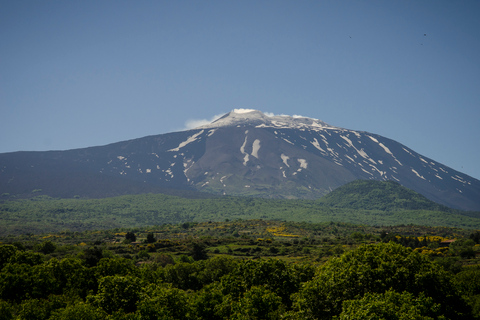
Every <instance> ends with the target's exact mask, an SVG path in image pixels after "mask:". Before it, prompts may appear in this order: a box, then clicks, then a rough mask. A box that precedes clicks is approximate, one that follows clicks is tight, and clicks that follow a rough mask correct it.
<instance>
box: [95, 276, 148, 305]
mask: <svg viewBox="0 0 480 320" xmlns="http://www.w3.org/2000/svg"><path fill="white" fill-rule="evenodd" d="M142 287H143V283H142V281H141V280H140V279H139V278H137V277H132V276H118V275H115V276H106V277H103V278H101V279H100V280H99V283H98V293H97V294H96V295H91V296H88V297H87V301H88V302H90V303H91V304H93V305H94V306H98V307H100V308H102V309H103V310H104V311H105V312H107V313H109V314H113V313H114V312H117V311H123V312H125V313H131V312H135V310H136V309H137V306H136V304H137V302H138V301H139V300H140V297H141V294H142Z"/></svg>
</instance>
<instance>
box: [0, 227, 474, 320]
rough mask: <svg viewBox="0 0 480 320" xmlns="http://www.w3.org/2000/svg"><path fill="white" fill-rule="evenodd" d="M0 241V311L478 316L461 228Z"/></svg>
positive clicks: (117, 234)
mask: <svg viewBox="0 0 480 320" xmlns="http://www.w3.org/2000/svg"><path fill="white" fill-rule="evenodd" d="M0 241H1V245H0V319H48V320H54V319H474V318H480V281H478V280H480V258H477V253H479V252H480V246H479V244H478V243H479V242H480V232H478V231H473V230H470V229H468V230H467V229H460V228H446V227H422V226H415V225H399V226H395V227H393V226H391V227H375V226H367V225H355V224H348V223H335V222H329V223H316V224H312V223H305V222H304V223H295V222H281V221H269V220H241V219H237V220H234V221H224V222H202V223H197V222H184V223H181V224H164V225H159V226H155V227H152V226H151V227H145V228H129V229H125V228H117V229H109V230H96V231H93V230H91V231H84V232H72V231H64V232H59V233H49V234H23V235H16V236H15V235H8V236H3V237H1V238H0Z"/></svg>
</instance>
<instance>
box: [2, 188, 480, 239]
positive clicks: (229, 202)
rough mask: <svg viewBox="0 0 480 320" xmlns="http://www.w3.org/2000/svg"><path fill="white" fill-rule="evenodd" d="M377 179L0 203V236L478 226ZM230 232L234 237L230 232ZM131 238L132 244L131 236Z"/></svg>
mask: <svg viewBox="0 0 480 320" xmlns="http://www.w3.org/2000/svg"><path fill="white" fill-rule="evenodd" d="M355 183H360V184H361V183H363V182H362V181H360V182H355ZM372 183H373V182H372ZM378 183H380V186H381V188H380V187H379V188H373V186H371V187H372V188H373V189H372V188H370V189H372V190H370V189H368V188H367V189H365V192H366V191H368V192H367V193H366V194H361V193H358V194H350V193H346V194H344V195H341V196H335V194H337V192H341V191H342V189H337V190H335V191H334V192H332V193H331V194H330V195H327V196H326V197H325V198H323V199H321V200H318V201H314V200H284V199H278V200H272V199H261V198H236V197H222V198H216V199H185V198H179V197H173V196H166V195H162V194H142V195H129V196H121V197H114V198H105V199H51V198H34V199H31V200H16V201H12V200H10V201H4V202H2V203H0V224H2V228H1V230H0V236H2V235H3V236H5V235H9V234H26V233H35V234H38V233H47V232H60V231H65V230H67V229H68V230H71V231H72V232H75V231H84V230H93V229H95V230H99V229H111V228H122V227H129V228H138V227H145V226H152V225H165V224H172V223H173V224H179V223H182V227H183V228H184V229H186V230H188V229H190V228H192V227H194V226H195V223H196V222H202V221H203V222H206V221H226V220H227V219H228V220H229V221H235V220H237V219H272V220H281V221H284V220H287V221H297V222H302V221H309V222H314V223H330V222H334V223H338V222H341V223H356V224H362V225H373V226H390V225H398V224H416V225H428V226H442V225H443V226H455V227H461V228H471V229H480V214H478V213H468V214H467V213H466V212H463V211H458V210H453V209H448V208H445V207H443V206H439V205H436V204H434V203H432V202H431V201H429V200H426V199H424V198H423V197H422V196H420V195H418V194H416V193H412V192H413V191H410V190H408V189H405V188H403V187H400V186H398V185H396V184H395V183H393V182H378ZM356 189H359V191H362V190H364V189H362V188H356ZM337 195H338V194H337ZM329 197H330V198H329ZM194 220H195V221H196V222H193V221H194ZM131 232H132V233H133V231H131ZM231 234H234V235H235V233H234V232H232V233H231ZM238 235H240V233H238ZM130 241H132V242H134V240H133V239H131V240H130Z"/></svg>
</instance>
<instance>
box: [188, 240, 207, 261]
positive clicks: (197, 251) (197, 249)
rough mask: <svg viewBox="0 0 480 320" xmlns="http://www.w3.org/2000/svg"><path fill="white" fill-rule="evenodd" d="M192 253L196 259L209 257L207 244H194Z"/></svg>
mask: <svg viewBox="0 0 480 320" xmlns="http://www.w3.org/2000/svg"><path fill="white" fill-rule="evenodd" d="M190 255H191V256H192V258H193V260H195V261H198V260H206V259H208V254H207V251H206V250H205V246H203V245H202V244H200V243H197V242H195V243H194V244H193V246H192V250H191V252H190Z"/></svg>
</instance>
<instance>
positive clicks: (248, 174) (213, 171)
mask: <svg viewBox="0 0 480 320" xmlns="http://www.w3.org/2000/svg"><path fill="white" fill-rule="evenodd" d="M358 179H360V180H376V181H388V180H392V181H396V182H398V183H400V184H401V185H403V186H405V187H407V188H409V189H412V190H415V191H416V192H418V193H421V194H422V195H424V196H425V197H427V198H428V199H430V200H432V201H435V202H438V203H441V204H443V205H446V206H449V207H452V208H458V209H463V210H480V181H479V180H477V179H474V178H472V177H469V176H468V175H465V174H462V173H460V172H457V171H455V170H453V169H451V168H449V167H447V166H444V165H442V164H440V163H437V162H436V161H434V160H432V159H428V158H426V157H424V156H422V155H420V154H418V153H416V152H415V151H413V150H411V149H409V148H408V147H406V146H404V145H402V144H400V143H398V142H396V141H393V140H391V139H387V138H385V137H382V136H379V135H376V134H371V133H368V132H363V131H355V130H348V129H344V128H338V127H334V126H331V125H329V124H326V123H325V122H323V121H320V120H317V119H311V118H303V117H289V116H270V115H266V114H263V113H261V112H260V111H256V110H234V111H232V112H230V113H228V114H226V115H224V116H223V117H221V118H220V119H218V120H216V121H214V122H212V123H210V124H208V125H205V126H201V127H198V128H196V129H193V130H187V131H182V132H174V133H168V134H162V135H156V136H149V137H144V138H140V139H134V140H129V141H123V142H118V143H114V144H110V145H107V146H100V147H91V148H84V149H75V150H68V151H50V152H17V153H5V154H0V194H3V193H9V194H12V195H13V194H14V195H21V194H28V193H31V192H32V191H33V190H37V191H38V190H39V189H41V190H42V191H40V194H42V192H43V193H44V194H48V195H51V196H62V197H73V196H74V195H79V196H81V197H83V196H86V197H92V196H96V197H102V196H112V195H117V194H118V195H121V194H129V193H143V192H161V191H158V188H177V189H189V190H198V191H206V192H210V193H215V194H228V195H249V196H261V197H269V198H307V199H317V198H319V197H321V196H323V195H325V194H327V193H329V192H330V191H332V190H334V189H336V188H338V187H340V186H342V185H344V184H346V183H348V182H351V181H354V180H358Z"/></svg>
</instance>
